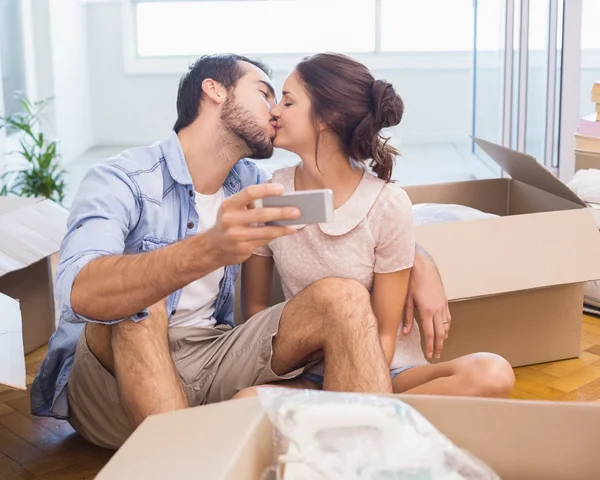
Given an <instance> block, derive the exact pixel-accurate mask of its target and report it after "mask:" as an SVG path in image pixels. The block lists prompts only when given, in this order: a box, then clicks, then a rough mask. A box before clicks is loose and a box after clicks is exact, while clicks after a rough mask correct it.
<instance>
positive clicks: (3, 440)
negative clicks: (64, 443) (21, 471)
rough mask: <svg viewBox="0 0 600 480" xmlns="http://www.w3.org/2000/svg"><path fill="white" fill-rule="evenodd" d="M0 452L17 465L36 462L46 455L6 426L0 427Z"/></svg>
mask: <svg viewBox="0 0 600 480" xmlns="http://www.w3.org/2000/svg"><path fill="white" fill-rule="evenodd" d="M0 452H2V453H3V454H4V455H6V456H7V457H9V458H10V459H12V460H14V461H15V462H17V463H18V464H19V465H25V464H26V463H31V462H36V461H38V460H41V459H42V458H46V457H47V455H46V454H45V453H44V452H42V451H41V450H39V449H38V448H35V447H34V446H33V445H30V444H29V443H27V442H26V441H25V440H23V439H22V438H20V437H19V436H17V435H15V434H14V433H13V432H11V431H9V430H7V429H6V428H1V429H0Z"/></svg>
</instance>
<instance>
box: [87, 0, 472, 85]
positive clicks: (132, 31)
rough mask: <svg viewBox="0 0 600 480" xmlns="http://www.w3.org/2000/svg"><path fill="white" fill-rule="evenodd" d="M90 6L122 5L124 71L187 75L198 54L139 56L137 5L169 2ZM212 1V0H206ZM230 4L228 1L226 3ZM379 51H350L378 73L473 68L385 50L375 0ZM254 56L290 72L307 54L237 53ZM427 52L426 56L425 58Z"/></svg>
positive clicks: (468, 57)
mask: <svg viewBox="0 0 600 480" xmlns="http://www.w3.org/2000/svg"><path fill="white" fill-rule="evenodd" d="M80 1H87V2H90V3H115V2H119V1H120V3H121V22H122V23H121V29H122V35H123V62H124V70H125V73H126V74H128V75H153V74H156V75H158V74H160V75H165V74H166V75H168V74H177V75H180V74H182V73H183V72H185V71H186V70H187V68H188V66H189V64H190V63H191V62H193V61H194V60H195V59H196V58H197V55H195V56H190V55H181V56H144V57H142V56H140V55H138V53H137V31H136V27H137V24H136V5H137V4H138V3H152V2H161V1H163V2H164V1H169V0H80ZM172 1H202V0H172ZM206 1H211V0H206ZM222 1H227V0H222ZM375 8H376V10H375V49H374V51H372V52H365V53H352V52H347V53H349V54H350V55H352V57H354V58H356V59H357V60H358V61H360V62H362V63H364V64H365V65H366V66H367V67H368V68H370V69H374V70H392V71H397V70H439V69H440V68H444V69H448V70H454V69H465V68H470V67H471V66H472V53H471V52H468V51H464V52H462V51H458V52H457V51H447V52H411V51H397V52H389V51H383V50H382V49H381V34H380V32H381V23H382V22H381V14H382V1H381V0H375ZM236 53H240V54H242V55H244V54H246V55H248V56H250V57H260V58H261V59H262V60H263V61H264V62H265V63H267V64H268V65H269V66H270V67H271V69H272V70H273V71H274V72H289V71H290V70H292V69H293V67H294V66H295V64H296V63H297V62H298V59H299V58H302V57H303V56H305V55H309V54H310V52H306V53H289V54H253V53H245V52H236ZM424 53H425V55H424Z"/></svg>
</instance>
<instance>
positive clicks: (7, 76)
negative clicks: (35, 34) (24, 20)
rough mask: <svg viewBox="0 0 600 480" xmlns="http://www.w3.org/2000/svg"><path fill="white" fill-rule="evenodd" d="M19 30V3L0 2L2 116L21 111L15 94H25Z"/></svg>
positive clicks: (14, 1)
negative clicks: (18, 92)
mask: <svg viewBox="0 0 600 480" xmlns="http://www.w3.org/2000/svg"><path fill="white" fill-rule="evenodd" d="M21 35H22V30H21V10H20V2H18V1H16V0H0V60H1V61H2V81H1V82H0V87H2V97H3V100H4V112H3V113H4V114H5V115H10V114H11V113H16V112H18V111H20V110H21V104H20V102H19V100H18V99H16V98H15V92H16V91H21V92H25V66H24V63H23V39H22V36H21Z"/></svg>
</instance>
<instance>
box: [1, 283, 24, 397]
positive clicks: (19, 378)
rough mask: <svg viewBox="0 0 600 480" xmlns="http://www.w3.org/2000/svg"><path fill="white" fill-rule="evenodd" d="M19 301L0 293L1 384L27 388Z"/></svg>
mask: <svg viewBox="0 0 600 480" xmlns="http://www.w3.org/2000/svg"><path fill="white" fill-rule="evenodd" d="M22 330H23V328H22V325H21V310H20V308H19V302H17V301H16V300H13V299H12V298H10V297H8V296H6V295H3V294H1V293H0V384H4V385H7V386H9V387H12V388H18V389H21V390H25V389H26V388H27V386H26V384H27V382H26V375H25V354H24V353H23V334H22Z"/></svg>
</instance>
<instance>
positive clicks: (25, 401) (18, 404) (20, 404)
mask: <svg viewBox="0 0 600 480" xmlns="http://www.w3.org/2000/svg"><path fill="white" fill-rule="evenodd" d="M598 360H600V358H599V359H598ZM29 400H30V399H29V395H27V396H26V397H22V398H18V399H17V400H11V401H10V402H7V403H6V404H7V405H9V406H10V407H11V408H13V409H14V410H16V411H17V412H21V413H22V414H23V415H27V416H28V417H30V418H31V419H32V420H33V421H34V422H36V423H39V424H40V425H41V426H43V427H45V428H47V429H48V430H50V431H51V432H53V433H54V430H55V428H56V427H57V426H59V425H62V424H64V423H66V420H58V419H56V418H52V417H37V416H35V415H31V410H30V406H29V405H30V403H29Z"/></svg>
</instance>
